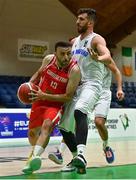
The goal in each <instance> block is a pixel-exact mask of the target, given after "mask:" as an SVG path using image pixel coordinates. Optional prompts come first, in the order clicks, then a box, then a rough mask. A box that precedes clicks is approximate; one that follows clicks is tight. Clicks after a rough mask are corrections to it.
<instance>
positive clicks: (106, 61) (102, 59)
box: [98, 54, 111, 64]
mask: <svg viewBox="0 0 136 180" xmlns="http://www.w3.org/2000/svg"><path fill="white" fill-rule="evenodd" d="M98 61H100V62H102V63H104V64H110V63H111V56H110V54H104V55H101V56H98Z"/></svg>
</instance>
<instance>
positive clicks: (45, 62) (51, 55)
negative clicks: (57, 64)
mask: <svg viewBox="0 0 136 180" xmlns="http://www.w3.org/2000/svg"><path fill="white" fill-rule="evenodd" d="M53 57H54V54H48V55H47V56H45V57H44V59H43V63H42V64H43V65H47V64H49V63H50V61H51V60H52V59H53Z"/></svg>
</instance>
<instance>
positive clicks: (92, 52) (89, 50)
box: [87, 48, 99, 61]
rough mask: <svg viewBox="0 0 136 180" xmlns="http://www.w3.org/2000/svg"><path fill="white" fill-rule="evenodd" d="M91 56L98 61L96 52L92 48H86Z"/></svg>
mask: <svg viewBox="0 0 136 180" xmlns="http://www.w3.org/2000/svg"><path fill="white" fill-rule="evenodd" d="M87 50H88V52H89V54H90V56H91V58H92V59H93V60H95V61H99V56H98V53H96V52H95V51H94V50H93V49H92V48H87Z"/></svg>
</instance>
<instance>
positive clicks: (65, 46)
mask: <svg viewBox="0 0 136 180" xmlns="http://www.w3.org/2000/svg"><path fill="white" fill-rule="evenodd" d="M58 47H63V48H68V47H72V44H71V43H70V42H64V41H59V42H57V43H56V44H55V51H56V50H57V48H58Z"/></svg>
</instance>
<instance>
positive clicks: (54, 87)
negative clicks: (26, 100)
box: [29, 56, 76, 129]
mask: <svg viewBox="0 0 136 180" xmlns="http://www.w3.org/2000/svg"><path fill="white" fill-rule="evenodd" d="M75 64H76V62H75V61H74V60H71V62H70V64H69V65H68V66H67V67H65V68H62V69H59V68H58V66H57V64H56V57H55V56H54V57H53V59H52V60H51V62H50V63H49V64H48V65H47V66H45V67H44V68H43V70H42V72H41V79H40V83H39V87H40V89H41V90H42V91H43V92H45V93H48V94H64V93H65V92H66V87H67V83H68V80H69V72H70V70H71V69H72V68H73V66H74V65H75ZM63 105H64V103H62V102H53V101H47V100H44V101H43V100H39V101H36V102H34V103H33V104H32V109H31V114H30V122H29V128H30V129H32V128H36V127H40V126H42V124H43V121H44V120H46V119H50V120H51V121H52V122H53V124H54V125H55V124H57V123H58V121H59V120H60V118H61V116H62V113H63Z"/></svg>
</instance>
